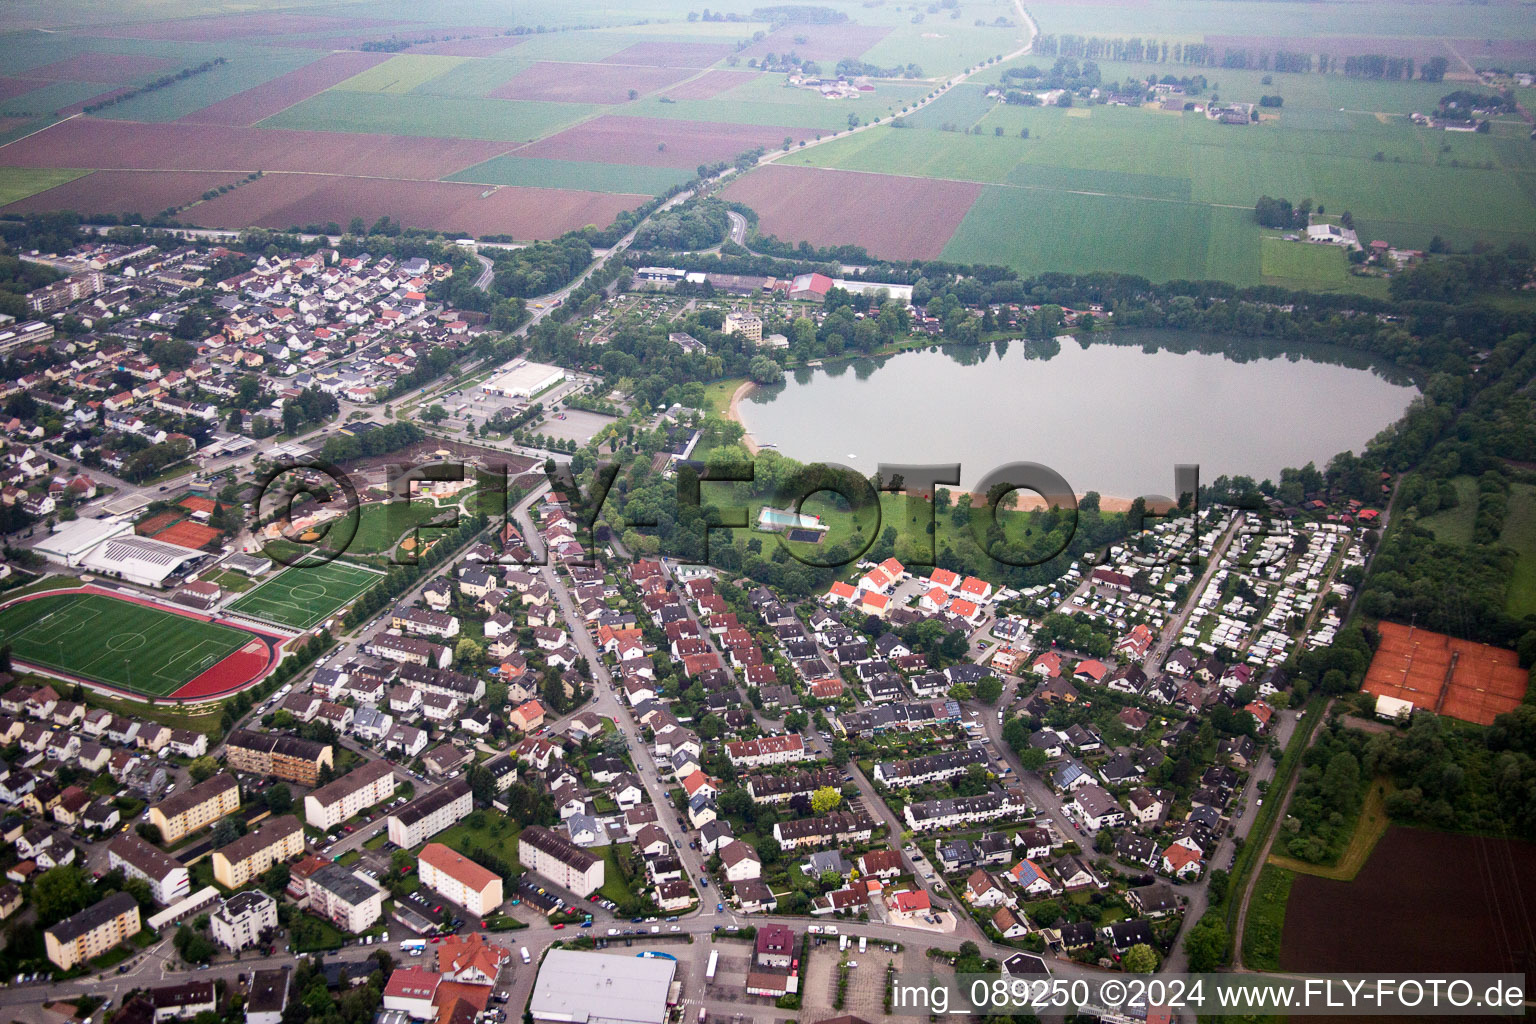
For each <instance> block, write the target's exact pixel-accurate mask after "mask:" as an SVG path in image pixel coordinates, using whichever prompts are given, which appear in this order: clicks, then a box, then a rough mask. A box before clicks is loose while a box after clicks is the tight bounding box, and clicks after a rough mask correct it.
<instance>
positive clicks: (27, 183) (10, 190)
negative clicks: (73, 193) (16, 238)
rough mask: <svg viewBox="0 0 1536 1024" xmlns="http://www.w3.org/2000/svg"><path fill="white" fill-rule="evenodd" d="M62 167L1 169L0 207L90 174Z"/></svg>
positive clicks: (85, 171) (86, 171)
mask: <svg viewBox="0 0 1536 1024" xmlns="http://www.w3.org/2000/svg"><path fill="white" fill-rule="evenodd" d="M90 173H91V172H90V171H89V170H84V171H75V170H70V169H68V168H60V167H0V206H4V205H6V204H7V203H14V202H17V201H18V200H22V199H25V198H27V196H31V195H36V194H37V193H39V192H43V191H46V190H47V189H50V188H54V187H55V186H58V185H62V184H64V183H65V182H66V181H74V180H75V179H76V178H79V177H83V176H84V175H87V174H90Z"/></svg>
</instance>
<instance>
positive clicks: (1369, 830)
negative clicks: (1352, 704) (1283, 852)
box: [1243, 779, 1395, 959]
mask: <svg viewBox="0 0 1536 1024" xmlns="http://www.w3.org/2000/svg"><path fill="white" fill-rule="evenodd" d="M1394 788H1395V787H1394V786H1393V785H1392V784H1391V783H1390V782H1388V781H1386V780H1384V779H1378V780H1376V781H1375V782H1373V783H1371V786H1370V789H1368V790H1367V791H1366V794H1365V800H1364V801H1362V802H1361V806H1360V816H1359V817H1358V818H1356V819H1355V830H1354V832H1352V833H1351V834H1350V837H1349V843H1348V845H1346V846H1345V847H1344V851H1343V852H1342V853H1341V854H1339V859H1338V861H1337V863H1334V864H1331V865H1324V864H1308V863H1307V862H1306V861H1302V860H1296V859H1295V858H1292V857H1282V856H1279V855H1277V854H1271V855H1270V857H1269V862H1268V864H1267V865H1266V866H1265V870H1266V871H1268V870H1269V868H1270V867H1271V866H1273V867H1279V868H1284V869H1286V870H1287V871H1289V872H1292V873H1295V874H1303V875H1316V876H1318V877H1319V878H1331V879H1333V880H1334V881H1336V882H1348V881H1351V880H1352V879H1353V878H1354V877H1355V876H1356V875H1358V874H1359V873H1360V869H1361V868H1363V867H1365V862H1366V861H1368V860H1370V859H1371V851H1372V850H1374V849H1376V843H1377V841H1378V840H1380V839H1381V837H1382V836H1384V835H1386V834H1387V826H1388V825H1389V824H1391V822H1390V821H1389V820H1388V818H1387V795H1388V794H1389V793H1391V792H1392V790H1393V789H1394ZM1254 897H1255V898H1257V897H1258V893H1257V892H1255V893H1254ZM1248 919H1249V921H1252V920H1253V910H1252V907H1250V908H1249V911H1248ZM1244 942H1245V946H1244V954H1243V956H1244V958H1245V959H1246V958H1247V951H1246V940H1244Z"/></svg>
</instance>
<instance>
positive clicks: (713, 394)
mask: <svg viewBox="0 0 1536 1024" xmlns="http://www.w3.org/2000/svg"><path fill="white" fill-rule="evenodd" d="M745 383H746V381H744V380H743V379H742V378H740V377H731V378H729V379H728V380H717V381H715V382H714V383H713V384H706V385H704V411H705V412H711V413H714V414H715V415H716V416H724V415H725V414H726V413H727V412H729V411H730V408H731V396H732V395H734V394H735V393H736V389H737V388H739V387H741V386H742V385H743V384H745Z"/></svg>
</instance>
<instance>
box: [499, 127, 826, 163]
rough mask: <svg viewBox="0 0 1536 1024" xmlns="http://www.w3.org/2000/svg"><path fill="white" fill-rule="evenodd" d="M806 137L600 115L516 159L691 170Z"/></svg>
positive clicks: (797, 132) (786, 131)
mask: <svg viewBox="0 0 1536 1024" xmlns="http://www.w3.org/2000/svg"><path fill="white" fill-rule="evenodd" d="M809 134H810V133H808V132H807V131H806V130H805V129H803V128H785V127H782V126H771V125H747V124H722V123H720V122H716V121H675V120H671V119H668V118H662V117H624V116H621V115H617V114H605V115H604V116H602V117H598V118H594V119H593V120H591V121H585V122H583V123H581V124H578V125H575V126H573V127H571V128H567V129H566V130H565V131H563V132H559V133H557V134H555V135H551V136H549V137H548V138H545V139H540V140H539V141H537V142H534V143H532V144H530V145H527V146H524V147H523V148H522V149H520V150H518V155H520V156H537V157H544V158H546V159H551V160H590V161H595V162H598V163H616V164H641V165H643V166H646V167H696V166H698V165H699V164H701V163H713V162H714V161H716V160H730V159H733V158H735V157H736V156H738V155H739V154H741V153H744V152H746V151H747V150H749V149H753V148H755V147H757V146H778V145H780V144H781V143H782V142H783V140H784V138H785V136H791V137H793V138H794V139H796V140H799V139H802V138H806V137H807V136H808V135H809Z"/></svg>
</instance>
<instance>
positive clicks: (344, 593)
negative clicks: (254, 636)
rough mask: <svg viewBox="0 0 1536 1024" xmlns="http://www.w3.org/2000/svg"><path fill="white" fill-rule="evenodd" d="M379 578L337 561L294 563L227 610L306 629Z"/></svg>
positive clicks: (369, 572) (360, 568)
mask: <svg viewBox="0 0 1536 1024" xmlns="http://www.w3.org/2000/svg"><path fill="white" fill-rule="evenodd" d="M380 579H382V577H381V576H380V575H379V574H378V573H376V572H373V571H371V570H368V569H364V568H362V567H361V566H356V565H351V564H348V563H347V562H341V561H330V562H324V563H322V564H320V565H302V566H294V567H292V568H289V569H284V570H283V571H282V572H281V573H279V574H277V575H276V576H274V577H272V578H271V579H270V580H267V581H266V582H265V583H263V584H262V585H261V586H259V587H257V588H256V589H255V590H252V591H249V592H248V593H246V594H243V595H241V596H240V597H239V598H238V599H237V600H236V601H235V602H234V603H233V604H231V605H230V606H229V610H230V611H231V612H237V613H239V614H241V615H249V616H250V617H251V618H253V619H261V620H262V621H265V622H275V623H278V624H279V625H283V626H288V627H291V628H293V629H309V628H311V627H313V626H315V625H316V624H318V623H319V622H321V621H323V620H324V619H326V618H327V617H328V616H330V615H333V614H335V613H336V612H337V611H338V610H339V609H340V608H341V607H342V606H343V605H345V604H346V603H347V602H348V601H351V600H353V599H354V598H356V597H357V596H358V595H359V594H361V593H362V592H363V591H365V590H367V589H368V588H369V587H371V586H373V585H374V584H375V583H377V582H378V581H379V580H380Z"/></svg>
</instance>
